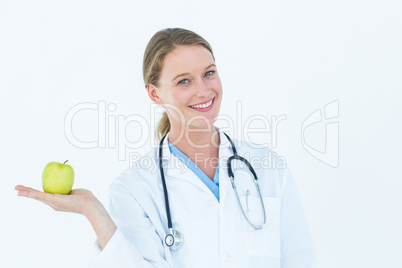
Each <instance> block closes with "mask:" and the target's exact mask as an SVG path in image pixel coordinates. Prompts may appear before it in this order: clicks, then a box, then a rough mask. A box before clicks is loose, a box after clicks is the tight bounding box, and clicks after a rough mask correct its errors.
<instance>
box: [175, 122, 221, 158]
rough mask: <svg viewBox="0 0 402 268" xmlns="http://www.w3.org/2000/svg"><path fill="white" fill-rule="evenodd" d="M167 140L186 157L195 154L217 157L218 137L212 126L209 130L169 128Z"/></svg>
mask: <svg viewBox="0 0 402 268" xmlns="http://www.w3.org/2000/svg"><path fill="white" fill-rule="evenodd" d="M168 140H169V142H171V143H172V144H173V145H174V146H176V147H177V148H178V149H179V150H180V151H182V152H183V153H184V154H186V155H187V156H188V157H192V156H194V155H195V154H196V153H204V154H206V155H212V156H214V155H218V151H219V144H220V137H219V132H218V131H217V130H216V128H215V127H214V126H212V127H211V128H210V129H198V128H185V129H184V131H181V129H180V128H171V129H170V133H169V138H168Z"/></svg>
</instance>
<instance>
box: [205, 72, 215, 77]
mask: <svg viewBox="0 0 402 268" xmlns="http://www.w3.org/2000/svg"><path fill="white" fill-rule="evenodd" d="M214 73H215V71H208V72H206V73H205V75H204V76H210V75H213V74H214Z"/></svg>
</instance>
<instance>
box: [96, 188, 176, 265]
mask: <svg viewBox="0 0 402 268" xmlns="http://www.w3.org/2000/svg"><path fill="white" fill-rule="evenodd" d="M109 210H110V215H111V217H112V219H113V220H114V222H115V224H116V225H117V230H116V232H115V233H114V234H113V236H112V238H111V239H110V240H109V242H108V243H107V245H106V246H105V247H104V249H103V250H100V247H99V244H98V242H97V241H96V243H95V250H94V254H93V256H92V258H91V261H90V267H93V268H95V267H96V268H98V267H99V268H109V267H110V268H112V267H113V268H114V267H121V268H125V267H130V268H136V267H140V268H142V267H144V268H145V267H164V268H165V267H170V266H169V265H168V263H167V262H166V260H165V259H164V249H163V242H162V241H161V239H160V237H159V236H158V234H157V233H156V231H155V228H154V227H153V225H152V222H151V221H150V219H149V218H148V217H147V215H146V213H145V212H144V210H143V209H142V208H141V205H140V204H139V203H138V202H137V200H136V199H135V197H134V196H133V195H132V194H131V193H130V192H129V191H128V189H127V188H126V187H125V186H124V185H122V184H120V183H119V182H113V183H112V184H111V186H110V204H109Z"/></svg>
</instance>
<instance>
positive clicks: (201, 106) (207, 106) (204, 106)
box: [188, 97, 215, 112]
mask: <svg viewBox="0 0 402 268" xmlns="http://www.w3.org/2000/svg"><path fill="white" fill-rule="evenodd" d="M214 101H215V97H213V98H212V99H210V100H208V101H205V102H201V103H198V104H195V105H190V106H188V107H190V108H191V109H194V110H197V111H200V112H207V111H209V110H211V109H212V107H213V106H214Z"/></svg>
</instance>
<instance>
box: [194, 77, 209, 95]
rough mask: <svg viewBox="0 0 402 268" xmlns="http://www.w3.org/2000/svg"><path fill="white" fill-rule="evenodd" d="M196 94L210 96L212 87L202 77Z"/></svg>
mask: <svg viewBox="0 0 402 268" xmlns="http://www.w3.org/2000/svg"><path fill="white" fill-rule="evenodd" d="M196 91H197V92H196V96H197V98H201V97H208V96H209V95H210V92H211V89H210V88H209V87H208V84H207V83H206V82H205V81H204V80H203V79H200V80H199V81H198V83H197V84H196Z"/></svg>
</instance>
